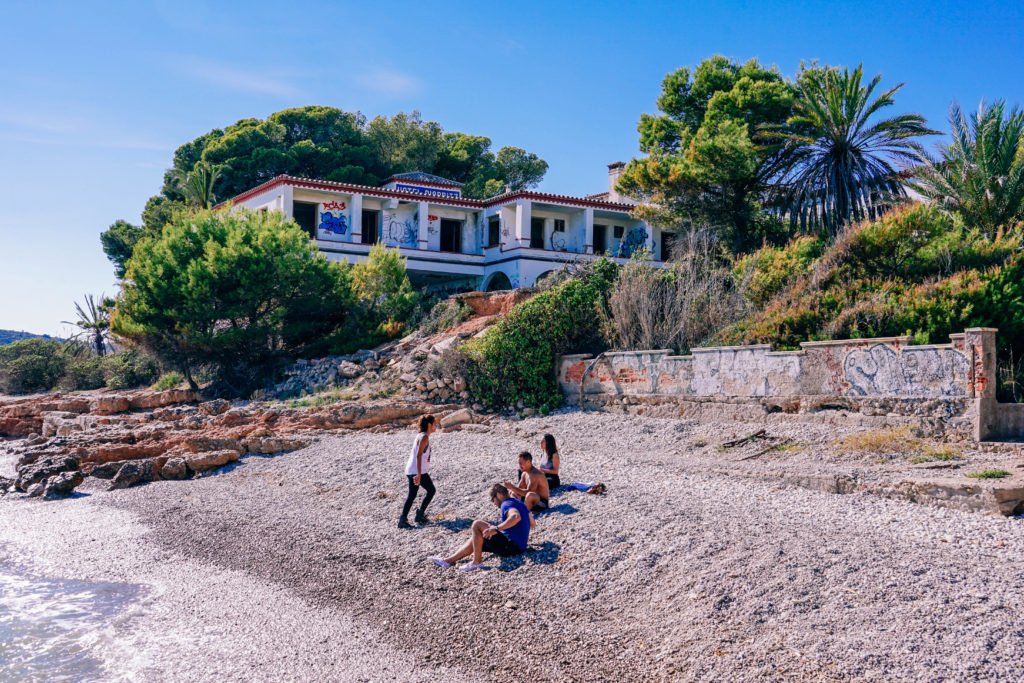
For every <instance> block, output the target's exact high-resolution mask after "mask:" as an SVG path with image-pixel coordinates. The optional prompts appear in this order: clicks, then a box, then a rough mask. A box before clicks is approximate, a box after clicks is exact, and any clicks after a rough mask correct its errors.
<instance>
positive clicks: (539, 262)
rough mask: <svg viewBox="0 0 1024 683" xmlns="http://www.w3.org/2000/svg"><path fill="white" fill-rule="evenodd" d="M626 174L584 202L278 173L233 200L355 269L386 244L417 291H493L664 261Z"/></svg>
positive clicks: (398, 178)
mask: <svg viewBox="0 0 1024 683" xmlns="http://www.w3.org/2000/svg"><path fill="white" fill-rule="evenodd" d="M622 168H623V164H622V163H621V162H616V163H615V164H611V165H610V166H609V179H608V183H609V190H608V192H604V193H601V194H597V195H590V196H587V197H569V196H564V195H555V194H546V193H542V192H531V191H528V190H521V191H515V192H507V193H505V194H502V195H498V196H496V197H491V198H489V199H483V200H480V199H469V198H464V197H463V196H462V185H461V184H460V183H457V182H454V181H451V180H447V179H445V178H440V177H437V176H433V175H430V174H427V173H419V172H414V173H401V174H397V175H394V176H392V177H390V178H388V179H386V180H385V181H384V182H383V183H382V184H381V185H380V187H368V186H364V185H353V184H348V183H338V182H331V181H325V180H310V179H308V178H296V177H292V176H278V177H276V178H274V179H273V180H270V181H268V182H266V183H264V184H262V185H259V186H257V187H254V188H253V189H251V190H249V191H247V192H243V193H242V194H240V195H238V196H237V197H235V198H234V199H233V200H232V202H233V204H234V205H235V206H242V207H247V208H251V209H258V210H269V211H282V212H284V214H285V215H286V216H288V217H289V218H291V219H293V220H294V221H295V222H296V223H298V224H299V226H301V227H302V228H303V229H305V230H306V232H308V233H309V235H310V238H311V239H314V240H315V241H316V243H317V246H318V247H319V248H320V250H321V251H322V252H323V253H324V254H325V255H326V256H327V257H328V258H329V259H331V260H335V261H346V262H349V263H354V262H356V261H358V260H361V259H365V258H366V257H367V254H368V253H369V251H370V248H371V247H372V246H373V245H374V244H376V243H377V242H382V243H383V244H384V245H385V246H387V247H397V248H398V249H399V251H400V252H401V254H402V255H403V256H404V257H406V259H407V262H406V267H407V270H408V273H409V276H410V279H412V281H413V283H414V284H417V285H419V286H425V287H427V288H430V289H437V290H444V289H461V290H471V289H479V290H483V291H490V290H496V289H509V288H515V287H529V286H532V285H533V284H534V283H535V282H536V281H537V280H538V279H540V278H541V277H543V276H544V275H546V274H547V273H549V272H551V271H553V270H557V269H559V268H562V267H564V266H565V265H567V264H568V263H572V262H576V261H581V260H590V259H594V258H597V257H598V256H600V255H607V256H608V257H610V258H613V259H615V260H617V261H619V262H622V263H624V262H625V260H626V259H628V258H629V256H630V255H631V254H632V253H634V252H635V251H636V250H638V249H642V248H646V249H647V250H648V251H650V252H651V254H652V255H653V256H654V262H655V263H656V264H660V263H663V262H664V257H665V254H663V253H662V252H663V251H665V250H666V247H665V245H664V244H663V242H665V241H669V240H662V239H661V235H660V231H658V230H656V229H652V228H650V227H649V226H647V225H646V224H644V223H643V222H642V221H639V220H637V219H635V218H633V217H631V216H630V211H631V210H632V208H633V206H634V204H633V203H632V202H630V201H628V200H626V199H625V198H623V197H620V196H619V195H618V194H617V193H616V191H615V183H616V181H617V179H618V175H619V173H621V171H622Z"/></svg>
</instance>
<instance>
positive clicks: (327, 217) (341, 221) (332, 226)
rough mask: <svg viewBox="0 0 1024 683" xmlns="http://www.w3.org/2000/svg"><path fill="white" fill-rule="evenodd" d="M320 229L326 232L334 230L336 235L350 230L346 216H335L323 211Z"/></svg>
mask: <svg viewBox="0 0 1024 683" xmlns="http://www.w3.org/2000/svg"><path fill="white" fill-rule="evenodd" d="M320 229H321V230H323V231H324V232H333V233H334V234H335V235H344V234H345V233H346V232H348V225H346V224H345V217H344V216H335V215H334V214H333V213H321V214H320Z"/></svg>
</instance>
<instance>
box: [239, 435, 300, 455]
mask: <svg viewBox="0 0 1024 683" xmlns="http://www.w3.org/2000/svg"><path fill="white" fill-rule="evenodd" d="M309 443H310V442H309V439H299V438H296V437H287V436H285V437H282V436H265V437H249V438H247V439H243V440H242V444H243V445H244V446H245V449H246V450H247V451H249V452H250V453H283V452H285V451H296V450H298V449H300V448H305V447H306V446H308V445H309Z"/></svg>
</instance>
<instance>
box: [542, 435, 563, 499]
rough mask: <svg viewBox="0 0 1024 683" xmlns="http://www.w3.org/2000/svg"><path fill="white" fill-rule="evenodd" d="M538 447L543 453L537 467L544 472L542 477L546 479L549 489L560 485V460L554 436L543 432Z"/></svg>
mask: <svg viewBox="0 0 1024 683" xmlns="http://www.w3.org/2000/svg"><path fill="white" fill-rule="evenodd" d="M540 448H541V451H542V452H543V453H544V459H543V460H541V463H540V465H538V466H537V469H539V470H540V471H541V472H543V473H544V477H545V478H546V479H547V480H548V488H549V489H555V488H558V487H559V486H561V485H562V480H561V479H559V478H558V469H559V467H560V466H561V460H560V458H559V456H558V446H556V445H555V437H553V436H551V435H550V434H545V435H544V438H542V439H541V440H540Z"/></svg>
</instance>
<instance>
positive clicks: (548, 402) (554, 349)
mask: <svg viewBox="0 0 1024 683" xmlns="http://www.w3.org/2000/svg"><path fill="white" fill-rule="evenodd" d="M599 261H601V262H596V263H595V266H594V268H592V269H590V270H588V272H587V273H586V274H585V275H583V276H581V277H577V278H573V279H571V280H567V281H565V282H563V283H561V284H559V285H557V286H555V287H552V288H551V289H549V290H547V291H545V292H541V293H540V294H537V295H536V296H534V297H533V298H532V299H530V300H529V301H525V302H523V303H521V304H519V305H518V306H516V307H514V308H513V309H512V310H511V311H510V312H509V314H508V315H507V316H505V317H504V318H503V319H501V320H500V321H499V322H498V323H497V324H495V325H494V326H492V327H490V328H488V329H487V331H486V332H485V333H484V335H483V336H482V337H480V338H478V339H474V340H471V341H469V342H467V343H466V344H465V345H464V347H463V349H464V352H465V353H466V354H467V356H468V363H467V366H468V367H467V380H468V382H469V389H470V393H471V394H472V395H473V396H474V398H475V399H476V400H478V401H481V402H482V403H485V404H487V405H489V406H492V407H504V406H506V405H510V404H515V403H517V402H518V401H522V402H523V404H524V405H526V406H529V407H532V408H537V409H538V410H540V411H541V412H548V411H551V410H553V409H554V408H556V407H557V406H558V405H559V404H560V403H561V400H562V396H561V393H560V391H559V389H558V383H557V382H556V380H555V362H556V358H557V356H558V355H559V354H561V353H567V352H569V351H582V350H587V349H588V348H593V347H595V346H599V345H600V344H601V329H600V327H601V325H600V317H601V315H600V311H601V306H602V304H603V300H604V299H605V297H607V295H608V291H609V289H610V288H611V284H612V281H613V279H614V273H615V266H614V264H612V263H611V262H610V261H607V260H605V259H600V260H599Z"/></svg>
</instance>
